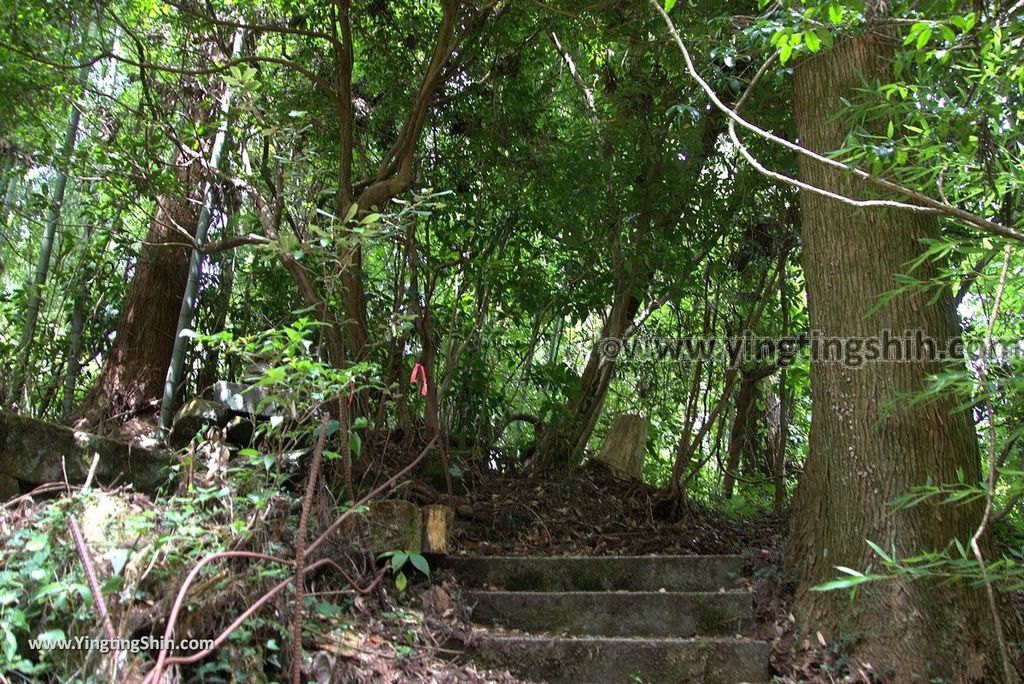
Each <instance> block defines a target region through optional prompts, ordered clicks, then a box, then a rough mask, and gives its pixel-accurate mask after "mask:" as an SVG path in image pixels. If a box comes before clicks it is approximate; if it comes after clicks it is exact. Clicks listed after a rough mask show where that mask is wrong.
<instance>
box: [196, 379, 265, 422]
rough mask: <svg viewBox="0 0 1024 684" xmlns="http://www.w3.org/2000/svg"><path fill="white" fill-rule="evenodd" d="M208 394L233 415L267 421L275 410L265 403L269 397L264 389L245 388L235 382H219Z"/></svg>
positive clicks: (245, 386)
mask: <svg viewBox="0 0 1024 684" xmlns="http://www.w3.org/2000/svg"><path fill="white" fill-rule="evenodd" d="M209 394H210V397H211V398H212V400H213V401H215V402H217V403H219V404H220V405H221V406H223V407H224V408H226V409H227V410H228V411H231V412H232V413H234V414H235V415H242V416H253V417H254V418H256V419H257V420H268V419H269V418H270V417H271V416H273V415H274V414H275V413H276V410H277V407H275V406H274V405H273V404H271V403H269V402H265V399H266V398H267V397H268V396H270V392H269V390H267V388H266V387H255V386H247V385H242V384H239V383H237V382H228V381H226V380H219V381H217V382H216V383H214V385H213V387H212V388H211V389H210V392H209ZM261 404H262V405H261Z"/></svg>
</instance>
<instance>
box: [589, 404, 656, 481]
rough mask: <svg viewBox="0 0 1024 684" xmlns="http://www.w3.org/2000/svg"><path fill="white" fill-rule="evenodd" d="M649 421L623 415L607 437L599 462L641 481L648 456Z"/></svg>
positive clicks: (628, 414) (598, 458)
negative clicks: (645, 459) (645, 458)
mask: <svg viewBox="0 0 1024 684" xmlns="http://www.w3.org/2000/svg"><path fill="white" fill-rule="evenodd" d="M648 428H649V424H648V422H647V419H646V418H644V417H643V416H639V415H636V414H632V413H623V414H620V415H618V416H616V417H615V421H614V422H613V423H612V426H611V427H610V428H609V429H608V434H607V435H605V438H604V444H603V445H602V446H601V452H600V453H599V454H598V455H597V460H599V461H601V462H602V463H605V464H607V465H608V466H610V467H611V468H614V469H615V470H617V471H619V472H621V473H624V474H626V475H629V476H630V477H635V478H636V479H638V480H639V479H641V478H642V477H643V472H644V457H645V456H646V455H647V430H648Z"/></svg>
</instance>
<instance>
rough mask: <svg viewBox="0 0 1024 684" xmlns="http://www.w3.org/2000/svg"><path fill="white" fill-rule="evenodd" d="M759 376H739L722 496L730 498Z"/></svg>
mask: <svg viewBox="0 0 1024 684" xmlns="http://www.w3.org/2000/svg"><path fill="white" fill-rule="evenodd" d="M760 379H761V378H760V377H756V376H755V375H753V374H751V373H744V374H743V375H742V377H741V378H740V386H739V388H738V389H737V390H736V416H735V418H733V421H732V431H731V432H730V433H729V451H728V455H727V456H726V459H725V476H724V477H723V478H722V496H723V497H725V498H726V499H731V498H732V495H733V490H734V488H735V487H736V473H738V472H739V468H740V456H742V455H743V452H744V451H745V449H746V443H747V440H748V438H749V434H748V432H749V430H750V414H751V413H752V409H753V407H754V399H756V397H757V392H756V389H757V383H758V382H759V381H760Z"/></svg>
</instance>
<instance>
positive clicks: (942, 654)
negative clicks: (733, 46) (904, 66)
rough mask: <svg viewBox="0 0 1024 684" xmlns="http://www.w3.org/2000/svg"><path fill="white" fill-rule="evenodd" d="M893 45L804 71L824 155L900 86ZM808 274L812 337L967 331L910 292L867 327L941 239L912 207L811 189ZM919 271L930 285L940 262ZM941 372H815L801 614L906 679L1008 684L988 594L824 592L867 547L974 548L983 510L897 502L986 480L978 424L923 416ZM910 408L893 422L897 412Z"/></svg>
mask: <svg viewBox="0 0 1024 684" xmlns="http://www.w3.org/2000/svg"><path fill="white" fill-rule="evenodd" d="M890 55H891V49H890V48H889V47H888V44H887V43H886V42H884V39H883V38H880V37H877V36H871V35H868V36H860V37H856V38H852V39H849V40H847V41H845V42H843V43H842V44H839V45H837V46H836V47H835V49H833V50H830V51H828V52H825V53H823V54H821V55H817V56H815V57H812V58H809V59H807V60H806V61H804V62H803V63H802V64H800V65H799V66H798V67H797V68H796V75H795V100H794V105H795V108H796V120H797V128H798V132H799V136H800V141H801V143H803V144H804V145H805V146H807V147H809V148H810V149H812V150H815V151H818V152H822V153H825V152H829V151H831V150H834V149H836V148H838V147H840V146H841V145H842V143H843V140H844V138H845V135H846V128H845V126H844V125H843V122H842V121H841V120H837V117H836V114H837V113H838V112H839V111H840V110H841V109H842V108H843V106H844V104H843V101H842V100H843V98H847V99H850V100H853V99H856V98H857V97H860V96H861V95H860V94H859V93H858V92H857V91H859V90H860V89H861V88H862V87H863V86H862V83H863V81H862V80H861V79H862V78H864V79H866V80H867V82H872V81H873V80H875V79H882V80H884V81H887V80H889V79H891V74H892V70H891V63H890ZM800 172H801V177H802V179H803V180H804V181H805V182H809V183H813V184H814V185H817V186H819V187H824V188H827V189H830V190H833V191H835V192H839V193H842V194H844V195H846V196H850V197H861V198H863V197H864V196H865V192H864V186H863V185H861V184H859V183H858V182H857V181H856V180H855V179H853V178H851V177H850V176H849V175H847V174H843V173H839V172H836V171H835V170H832V169H830V168H827V167H824V166H822V165H820V164H817V163H815V162H813V161H811V160H808V159H806V158H801V159H800ZM801 208H802V222H803V264H804V270H805V273H806V278H807V294H808V303H809V310H810V323H811V328H812V329H814V330H820V331H822V332H823V333H824V334H825V335H828V336H837V337H845V338H852V337H877V336H879V335H880V333H881V332H882V331H883V330H886V329H888V330H890V331H893V332H894V334H896V335H902V334H903V331H905V330H923V331H924V332H925V333H926V334H927V335H929V336H931V337H932V338H933V339H935V340H937V341H938V343H939V346H940V348H942V346H943V345H944V344H946V343H947V341H949V340H951V339H953V338H955V337H956V336H957V335H958V334H959V331H958V325H957V321H956V317H955V312H954V309H953V306H952V300H951V297H950V296H949V294H948V293H943V294H942V295H941V296H940V297H938V299H937V300H936V301H935V302H934V303H930V302H929V299H930V298H931V296H932V293H931V292H925V293H916V294H910V295H902V296H900V297H898V298H896V299H894V300H892V301H891V302H889V303H887V304H885V305H884V306H882V307H881V308H880V309H879V310H878V311H877V312H876V313H874V314H872V315H870V316H867V314H868V311H869V309H870V308H871V307H872V305H874V304H875V303H876V301H877V300H878V298H879V296H880V295H881V294H882V293H884V292H886V291H888V290H891V289H893V288H894V287H896V285H897V283H896V281H895V280H894V279H893V274H894V273H900V272H905V271H906V263H907V262H908V261H909V260H911V259H912V258H914V257H916V256H918V255H919V254H920V252H921V250H922V249H923V248H924V247H923V245H922V244H921V240H922V239H923V238H927V237H930V236H935V235H936V234H937V232H938V224H937V221H936V219H935V218H933V217H930V216H925V215H922V214H915V213H911V212H906V211H903V212H899V211H895V210H888V209H886V210H882V209H876V208H870V209H858V208H854V207H851V206H849V205H845V204H841V203H839V202H837V201H834V200H831V199H826V198H824V197H822V196H820V195H816V194H811V193H808V192H806V191H802V192H801ZM915 275H916V276H917V277H919V278H922V279H924V280H928V279H929V278H931V277H932V276H933V275H934V273H933V272H932V269H931V268H930V267H925V268H923V272H915ZM939 370H940V365H939V364H937V363H925V362H912V363H907V362H904V363H893V362H877V363H867V364H865V365H863V366H861V367H860V368H850V367H846V366H845V365H843V364H840V363H837V362H820V361H818V362H815V363H814V364H813V366H812V371H811V388H812V401H813V417H814V418H813V423H812V426H811V434H810V454H809V456H808V460H807V464H806V466H805V469H804V473H803V476H802V478H801V481H800V485H799V488H798V491H797V495H796V498H795V501H794V504H793V513H792V517H791V525H792V529H791V538H790V543H789V548H788V556H787V563H788V565H789V567H790V568H791V569H793V570H796V571H797V572H798V573H799V577H800V582H799V588H798V591H797V597H796V605H795V613H796V615H797V616H798V619H800V620H802V621H803V622H805V623H807V624H812V625H814V626H815V628H817V629H820V630H821V631H822V633H823V634H825V635H826V637H827V638H829V639H833V638H836V637H838V636H839V635H841V634H842V635H848V636H853V637H854V638H855V640H854V641H853V642H852V643H851V644H850V647H851V650H852V652H853V654H854V655H855V656H858V657H860V658H862V659H863V660H864V661H865V662H869V663H871V664H872V665H873V666H875V667H876V668H878V669H879V670H881V671H883V672H885V671H887V672H888V673H889V676H890V677H892V679H891V681H901V682H903V681H912V677H913V676H914V675H915V674H916V675H918V676H920V677H921V678H922V679H921V681H929V680H930V678H931V677H936V676H939V677H942V678H944V681H947V680H952V681H995V680H996V679H997V678H998V676H999V675H1000V674H1001V671H1000V669H999V659H998V656H997V655H996V650H995V649H996V644H995V641H994V639H993V638H992V637H991V630H990V625H991V624H992V618H991V616H990V615H989V614H988V611H987V610H986V607H985V603H984V596H983V594H982V590H980V589H969V588H967V587H965V586H963V584H958V585H953V586H948V585H947V586H939V585H938V583H937V582H932V581H925V580H921V581H916V582H910V581H907V580H904V579H894V580H887V581H881V582H874V583H870V584H867V585H863V586H861V587H860V589H859V591H858V593H857V596H856V600H854V601H852V602H851V601H850V598H849V596H848V594H847V593H846V592H823V593H819V592H809V591H808V589H809V588H810V587H812V586H814V585H816V584H819V583H821V582H824V581H826V580H828V579H833V578H835V577H836V576H838V574H839V573H838V571H836V570H835V567H836V566H848V567H852V568H858V569H865V568H868V567H869V566H872V567H874V568H876V569H877V568H878V567H879V560H878V559H877V558H876V557H875V556H874V553H873V552H872V551H871V550H870V549H869V548H868V546H867V545H866V544H865V540H871V541H873V542H876V543H877V544H879V545H880V546H882V547H883V548H886V549H894V550H895V554H896V555H897V556H898V557H907V556H911V555H914V554H918V553H921V552H924V551H941V550H942V549H944V548H946V546H947V545H948V544H949V543H950V542H951V541H952V540H953V539H959V540H960V541H961V542H962V543H964V545H965V546H966V545H967V543H968V541H969V539H970V538H971V536H972V534H973V532H974V530H975V527H976V526H977V524H978V522H979V520H980V512H981V511H980V508H979V507H978V506H974V505H968V506H938V505H931V504H920V505H918V506H916V507H913V508H911V509H909V510H900V511H894V510H893V509H892V508H891V507H890V506H889V505H887V502H889V501H891V500H892V499H893V498H894V497H897V496H899V495H901V494H904V493H906V492H907V491H908V490H909V489H910V488H911V487H914V486H916V485H923V484H925V483H926V482H927V481H928V480H929V479H930V480H931V482H933V483H949V482H956V481H957V471H958V470H961V471H962V473H963V476H964V477H965V478H966V481H967V482H976V481H978V479H979V477H980V466H979V455H978V447H977V438H976V435H975V432H974V427H973V425H972V423H971V420H970V417H969V416H968V415H967V414H966V413H964V412H962V411H956V410H954V402H953V401H951V400H942V401H937V402H933V403H928V404H920V405H916V406H910V405H909V403H908V402H907V400H906V399H904V398H900V397H902V396H903V395H904V394H914V393H918V392H920V391H921V390H922V389H924V388H925V387H926V385H927V382H928V381H927V376H928V375H929V374H931V373H935V372H937V371H939ZM891 403H892V404H894V408H893V409H892V410H891V411H887V410H886V409H887V405H889V404H891Z"/></svg>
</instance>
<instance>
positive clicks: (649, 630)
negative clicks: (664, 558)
mask: <svg viewBox="0 0 1024 684" xmlns="http://www.w3.org/2000/svg"><path fill="white" fill-rule="evenodd" d="M463 598H464V600H465V602H466V604H467V605H468V606H469V607H470V608H471V609H472V619H473V621H474V622H476V623H480V624H488V625H498V626H502V627H509V628H512V629H519V630H522V631H525V632H565V633H569V634H575V635H592V636H608V637H616V636H636V637H678V638H684V637H691V636H695V635H735V634H743V633H745V632H746V631H748V630H749V629H750V628H751V627H752V626H753V616H754V611H753V601H752V599H751V596H750V594H749V593H747V592H744V591H728V592H717V593H712V592H688V593H680V592H624V591H623V592H590V591H577V592H535V591H467V592H464V594H463Z"/></svg>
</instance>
